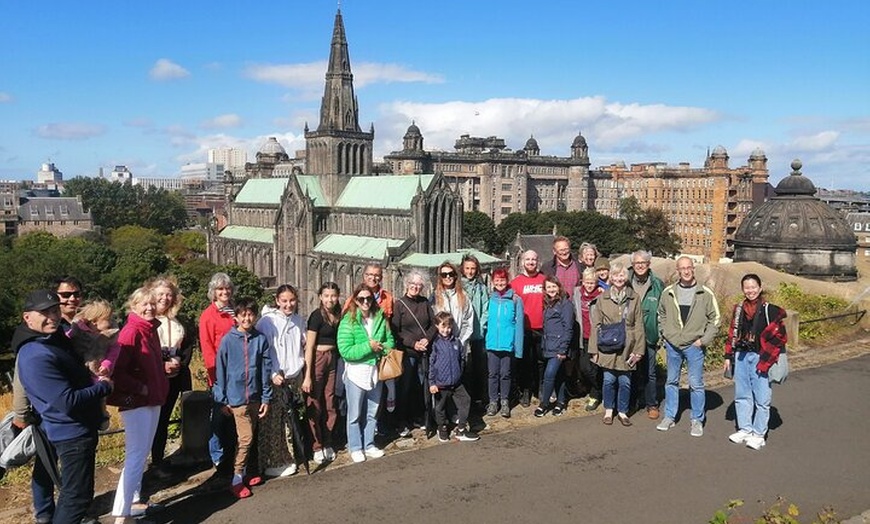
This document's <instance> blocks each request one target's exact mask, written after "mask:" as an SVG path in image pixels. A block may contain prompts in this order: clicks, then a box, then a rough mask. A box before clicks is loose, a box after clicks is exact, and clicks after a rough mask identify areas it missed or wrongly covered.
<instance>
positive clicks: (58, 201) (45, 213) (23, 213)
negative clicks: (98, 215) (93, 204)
mask: <svg viewBox="0 0 870 524" xmlns="http://www.w3.org/2000/svg"><path fill="white" fill-rule="evenodd" d="M93 229H94V221H93V219H92V218H91V212H90V211H85V210H84V207H83V206H82V199H81V197H79V196H76V197H21V199H20V201H19V205H18V230H17V234H18V235H25V234H27V233H32V232H34V231H47V232H49V233H51V234H52V235H54V236H58V237H66V236H72V235H80V234H82V233H84V232H87V231H91V230H93Z"/></svg>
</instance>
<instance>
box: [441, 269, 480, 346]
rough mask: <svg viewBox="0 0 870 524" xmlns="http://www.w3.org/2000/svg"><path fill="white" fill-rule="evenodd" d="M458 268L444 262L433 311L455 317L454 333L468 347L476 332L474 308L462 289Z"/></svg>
mask: <svg viewBox="0 0 870 524" xmlns="http://www.w3.org/2000/svg"><path fill="white" fill-rule="evenodd" d="M458 282H459V274H458V271H457V269H456V266H454V265H453V264H451V263H450V262H446V261H445V262H442V263H441V265H440V266H438V270H437V272H436V284H435V291H434V293H433V294H432V309H434V310H435V313H441V312H442V311H446V312H447V313H450V314H451V315H453V322H454V324H453V333H455V334H456V338H458V339H459V342H461V343H462V345H463V346H464V345H466V344H467V343H468V340H469V339H470V338H471V334H472V332H473V330H474V308H473V307H472V306H471V300H469V298H468V295H466V294H465V290H464V289H462V284H460V283H458Z"/></svg>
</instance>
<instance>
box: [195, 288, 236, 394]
mask: <svg viewBox="0 0 870 524" xmlns="http://www.w3.org/2000/svg"><path fill="white" fill-rule="evenodd" d="M235 324H236V321H235V320H234V319H233V316H232V315H231V314H229V313H222V312H221V310H219V309H218V308H217V306H216V305H215V304H214V302H212V303H211V304H209V305H208V307H207V308H205V311H203V312H202V315H200V316H199V348H200V349H201V350H202V361H203V363H204V364H205V370H206V371H207V372H208V385H209V387H211V386H213V385H214V381H215V377H216V375H215V359H216V358H217V352H218V348H219V347H220V345H221V339H223V338H224V335H226V334H227V333H229V332H230V330H231V329H232V328H233V326H234V325H235Z"/></svg>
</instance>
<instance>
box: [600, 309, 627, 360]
mask: <svg viewBox="0 0 870 524" xmlns="http://www.w3.org/2000/svg"><path fill="white" fill-rule="evenodd" d="M625 309H626V308H625V306H623V307H622V315H621V316H622V319H621V320H620V321H619V322H614V323H612V324H600V325H599V326H598V352H599V353H604V354H605V355H613V354H614V353H622V350H623V349H625Z"/></svg>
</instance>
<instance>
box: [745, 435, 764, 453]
mask: <svg viewBox="0 0 870 524" xmlns="http://www.w3.org/2000/svg"><path fill="white" fill-rule="evenodd" d="M765 444H767V441H765V440H764V437H763V436H761V435H752V436H751V437H749V438H747V439H746V447H747V448H752V449H754V450H755V451H758V450H760V449H761V448H763V447H764V445H765Z"/></svg>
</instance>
